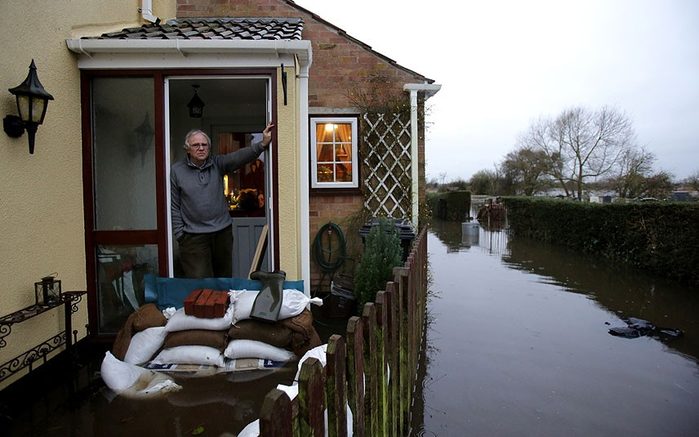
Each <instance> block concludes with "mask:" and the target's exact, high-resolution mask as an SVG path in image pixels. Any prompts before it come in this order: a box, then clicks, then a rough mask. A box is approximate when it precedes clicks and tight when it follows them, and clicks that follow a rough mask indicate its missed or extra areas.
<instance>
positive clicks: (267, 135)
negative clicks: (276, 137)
mask: <svg viewBox="0 0 699 437" xmlns="http://www.w3.org/2000/svg"><path fill="white" fill-rule="evenodd" d="M273 127H274V124H272V122H271V121H270V122H269V124H268V125H267V127H266V128H265V130H263V131H262V147H264V148H265V150H266V149H267V148H268V147H269V145H270V144H271V143H272V128H273Z"/></svg>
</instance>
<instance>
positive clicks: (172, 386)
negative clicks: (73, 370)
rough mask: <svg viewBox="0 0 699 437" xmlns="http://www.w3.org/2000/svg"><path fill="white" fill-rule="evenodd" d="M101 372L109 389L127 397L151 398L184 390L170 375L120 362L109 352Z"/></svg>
mask: <svg viewBox="0 0 699 437" xmlns="http://www.w3.org/2000/svg"><path fill="white" fill-rule="evenodd" d="M100 372H101V375H102V380H103V381H104V383H105V384H106V385H107V387H109V389H111V390H112V391H114V392H116V393H118V394H120V395H123V396H127V397H136V398H142V397H150V396H154V395H159V394H164V393H170V392H173V391H177V390H180V389H182V387H181V386H179V385H178V384H176V383H175V382H174V381H173V380H172V378H171V377H169V376H168V375H163V374H158V373H156V372H153V371H151V370H147V369H144V368H142V367H138V366H135V365H133V364H129V363H125V362H123V361H120V360H118V359H117V358H116V357H115V356H114V355H112V353H111V352H109V351H107V352H106V353H105V357H104V360H102V366H101V369H100Z"/></svg>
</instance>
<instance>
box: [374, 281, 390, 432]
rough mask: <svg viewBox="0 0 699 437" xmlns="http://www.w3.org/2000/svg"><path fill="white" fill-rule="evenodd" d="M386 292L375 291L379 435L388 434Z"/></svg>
mask: <svg viewBox="0 0 699 437" xmlns="http://www.w3.org/2000/svg"><path fill="white" fill-rule="evenodd" d="M386 299H387V294H386V292H385V291H379V292H378V293H376V299H375V303H376V330H377V332H376V335H377V346H378V347H377V353H378V355H379V362H378V363H377V364H379V366H380V367H379V368H378V375H379V378H378V380H377V383H378V387H377V388H378V392H377V393H378V399H379V404H378V406H377V408H378V411H377V413H378V414H379V416H380V418H379V432H380V435H389V433H388V430H389V426H388V420H389V419H388V406H389V396H388V371H387V369H388V357H387V352H388V347H389V344H388V307H387V306H386Z"/></svg>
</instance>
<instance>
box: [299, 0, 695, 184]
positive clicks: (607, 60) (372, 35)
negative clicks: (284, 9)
mask: <svg viewBox="0 0 699 437" xmlns="http://www.w3.org/2000/svg"><path fill="white" fill-rule="evenodd" d="M296 3H297V4H298V5H300V6H302V7H304V8H306V9H308V10H310V11H312V12H314V13H316V14H317V15H319V16H321V17H322V18H323V19H325V20H327V21H329V22H331V23H333V24H334V25H336V26H338V27H340V28H342V29H343V30H345V31H346V32H347V33H348V34H349V35H351V36H352V37H354V38H357V39H359V40H360V41H362V42H364V43H366V44H368V45H370V46H371V47H372V48H373V49H374V50H376V51H377V52H379V53H381V54H383V55H385V56H387V57H389V58H391V59H393V60H395V61H396V62H398V63H399V64H401V65H403V66H404V67H407V68H409V69H411V70H414V71H417V72H418V73H420V74H423V75H424V76H427V77H428V78H430V79H434V81H435V83H437V84H441V85H442V89H441V91H440V92H439V93H438V94H437V95H435V96H434V97H433V98H431V99H430V100H429V101H428V104H429V106H430V107H431V115H430V117H429V119H428V122H431V127H430V128H429V131H428V133H427V178H428V179H432V178H437V179H440V176H441V175H444V174H446V181H450V180H455V179H459V178H460V179H465V180H468V179H469V178H470V177H471V176H472V175H473V174H474V173H475V172H477V171H479V170H484V169H488V170H492V169H493V168H494V166H495V165H496V164H498V163H500V162H501V161H502V159H503V157H504V156H505V154H507V153H508V152H510V151H512V150H513V149H514V147H515V141H516V137H517V135H518V134H519V133H520V132H523V131H525V130H526V129H527V128H528V127H529V125H530V124H531V123H532V121H534V120H535V119H537V118H538V117H540V116H552V117H555V116H557V115H558V114H560V113H561V112H562V111H563V110H565V109H568V108H571V107H573V106H584V107H587V108H589V109H593V110H596V109H598V108H600V107H602V106H604V105H607V106H613V107H616V108H617V109H618V110H620V111H622V112H624V113H626V114H627V116H628V117H629V119H630V120H631V121H632V122H633V125H634V128H635V131H636V134H637V136H638V143H639V144H640V145H643V146H645V147H646V148H647V150H648V151H650V152H652V153H654V154H655V155H656V157H657V161H656V163H655V170H665V171H668V172H671V173H672V174H673V175H674V176H675V178H676V179H677V180H679V179H683V178H686V177H687V176H689V175H690V174H691V173H694V172H696V171H699V1H697V0H585V1H575V2H573V1H566V0H500V1H497V0H496V1H485V0H478V1H472V0H460V1H454V0H431V1H417V0H402V1H399V0H352V1H349V0H348V1H337V0H296Z"/></svg>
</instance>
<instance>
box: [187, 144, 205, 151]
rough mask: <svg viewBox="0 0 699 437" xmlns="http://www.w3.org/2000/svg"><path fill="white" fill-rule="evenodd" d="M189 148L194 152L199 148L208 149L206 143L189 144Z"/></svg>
mask: <svg viewBox="0 0 699 437" xmlns="http://www.w3.org/2000/svg"><path fill="white" fill-rule="evenodd" d="M189 147H191V148H192V149H194V150H196V149H199V148H202V149H208V148H209V144H208V143H194V144H190V145H189Z"/></svg>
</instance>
